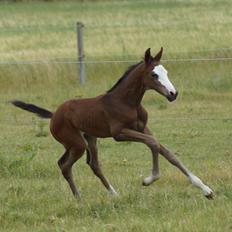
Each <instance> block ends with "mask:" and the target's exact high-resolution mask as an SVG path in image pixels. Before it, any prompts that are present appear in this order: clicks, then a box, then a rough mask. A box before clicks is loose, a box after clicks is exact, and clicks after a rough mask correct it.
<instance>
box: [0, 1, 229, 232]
mask: <svg viewBox="0 0 232 232" xmlns="http://www.w3.org/2000/svg"><path fill="white" fill-rule="evenodd" d="M231 8H232V2H231V1H230V0H220V1H217V0H216V1H214V0H206V1H199V0H190V1H184V0H178V1H171V0H163V1H161V0H147V1H140V0H135V1H132V0H131V1H130V0H122V1H118V0H117V1H116V0H112V1H103V0H99V1H87V0H86V1H46V2H42V1H41V2H40V1H28V2H27V1H26V2H17V1H16V2H13V1H9V2H8V1H0V15H1V17H0V131H1V133H0V141H1V143H0V189H1V190H0V231H4V232H5V231H81V232H82V231H83V232H84V231H96V232H98V231H99V232H100V231H101V232H104V231H105V232H108V231H123V232H127V231H128V232H132V231H133V232H140V231H144V232H150V231H161V232H163V231H172V232H175V231H178V232H179V231H192V232H195V231H199V232H200V231H202V232H203V231H204V232H205V231H210V232H212V231H215V232H218V231H231V230H232V207H231V204H232V182H231V180H232V170H231V167H232V159H231V156H232V142H231V138H232V106H231V101H232V76H231V70H232V60H229V59H226V58H231V57H232V47H231V46H232V45H231V38H232V30H231V26H232V17H231V16H232V15H231ZM77 21H82V22H83V23H84V24H85V29H84V46H85V55H86V60H87V61H99V62H100V61H103V60H104V61H109V60H111V61H112V60H113V61H119V60H120V61H127V60H129V61H130V60H135V61H139V60H140V59H141V58H142V57H143V54H144V51H145V50H146V49H147V48H148V47H151V48H152V52H153V54H155V53H156V52H157V51H158V50H159V49H160V47H161V46H163V47H164V56H163V59H164V60H166V61H165V62H163V65H164V66H165V67H166V69H167V70H168V71H169V78H170V80H171V81H172V82H173V83H174V85H175V86H176V87H177V88H178V90H179V97H178V98H177V100H176V101H175V102H173V103H169V102H167V100H166V99H164V98H163V97H162V96H159V95H158V94H157V93H155V92H152V91H150V92H147V93H146V95H145V97H144V99H143V105H144V106H145V108H146V109H147V110H148V112H149V122H148V125H149V127H150V129H151V130H152V131H153V133H154V135H155V136H156V138H158V139H159V141H160V142H162V143H164V144H166V145H167V147H169V148H170V149H171V150H172V151H175V153H176V154H177V155H178V157H179V158H180V159H181V160H182V162H183V163H184V164H185V165H186V166H187V167H188V168H189V169H190V170H192V171H193V173H195V174H196V175H198V176H199V177H200V178H201V179H202V180H203V181H204V182H205V183H206V184H208V185H209V186H210V187H211V188H212V189H213V190H214V191H215V199H214V200H213V201H209V200H207V199H206V198H204V196H203V194H202V193H201V191H200V190H199V189H197V188H195V187H193V186H192V185H191V184H190V183H189V181H188V180H187V179H186V178H185V177H184V176H183V175H182V174H181V173H180V171H179V170H177V169H176V168H175V167H173V166H171V165H170V164H169V163H168V162H167V161H166V160H164V159H163V158H162V157H160V171H161V178H160V180H158V181H157V182H155V183H154V184H152V185H151V186H149V187H144V186H142V180H143V178H144V177H145V176H147V175H148V174H149V173H150V169H151V154H150V151H149V150H148V148H147V147H145V145H143V144H136V143H130V142H123V143H117V142H115V141H113V140H112V139H104V140H99V153H100V160H101V163H102V167H103V171H104V173H105V176H106V177H107V178H108V179H109V180H110V182H111V183H112V185H113V186H114V188H115V189H116V190H117V191H118V193H119V197H112V196H110V195H109V194H108V193H107V192H106V190H105V189H104V187H103V186H102V184H101V183H100V181H99V180H98V179H97V178H96V177H95V176H94V175H93V173H92V171H91V170H90V168H89V167H88V166H87V165H86V163H85V156H84V157H83V158H82V159H81V160H79V161H78V162H77V164H76V165H75V166H74V168H73V170H74V177H75V181H76V183H77V185H78V187H79V189H80V191H81V194H82V199H81V200H76V199H74V198H73V196H72V194H71V191H70V189H69V187H68V186H67V183H66V182H65V180H64V179H63V177H62V175H61V174H60V171H59V169H58V166H57V160H58V158H59V157H60V156H61V154H62V153H63V147H62V146H61V145H59V144H58V143H57V142H56V141H55V140H54V139H53V138H52V137H51V135H50V133H49V128H48V125H49V122H48V121H47V120H42V119H39V118H37V117H36V116H34V115H32V114H30V113H27V112H25V111H22V110H19V109H16V108H14V107H13V106H11V105H10V104H9V103H8V101H9V100H12V99H21V100H23V101H26V102H30V103H34V104H36V105H39V106H41V107H44V108H47V109H50V110H55V109H56V107H57V106H58V105H59V104H60V103H62V102H64V101H65V100H67V99H70V98H74V97H76V98H85V97H92V96H96V95H99V94H101V93H103V92H105V91H106V90H108V89H109V88H110V87H111V86H112V85H113V84H114V83H115V82H116V81H117V79H118V78H119V77H120V76H121V75H122V74H123V73H124V71H125V70H126V68H127V67H128V66H129V65H131V64H133V62H128V63H127V62H122V63H120V62H112V63H88V64H86V75H87V81H86V84H85V85H83V86H80V84H79V82H78V81H77V71H76V70H77V64H76V63H73V62H66V61H74V60H75V59H76V57H77V54H76V53H77V52H76V31H75V23H76V22H77ZM193 58H204V59H205V60H203V61H200V60H195V61H189V59H193ZM215 58H216V59H215ZM217 58H225V59H221V60H220V59H217ZM178 59H182V61H180V60H179V61H177V60H178ZM183 59H184V60H183ZM185 59H187V60H185ZM210 59H213V60H210ZM175 60H176V61H175ZM15 61H30V62H26V63H25V64H20V63H15ZM31 61H35V63H33V62H31ZM52 61H61V62H60V63H57V62H56V63H54V62H52Z"/></svg>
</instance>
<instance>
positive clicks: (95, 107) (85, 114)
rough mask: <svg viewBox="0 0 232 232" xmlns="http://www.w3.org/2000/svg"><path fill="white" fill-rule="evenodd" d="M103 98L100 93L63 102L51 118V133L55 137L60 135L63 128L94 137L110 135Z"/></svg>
mask: <svg viewBox="0 0 232 232" xmlns="http://www.w3.org/2000/svg"><path fill="white" fill-rule="evenodd" d="M103 99H104V95H101V96H98V97H95V98H87V99H72V100H69V101H66V102H64V103H63V104H62V105H60V106H59V107H58V109H57V110H56V112H55V113H54V114H53V117H52V119H51V124H50V130H51V133H52V135H53V136H54V137H55V138H57V137H60V135H61V134H63V131H64V130H65V131H67V132H68V131H75V132H76V133H79V132H81V133H86V134H89V135H92V136H94V137H102V138H104V137H110V128H109V124H108V123H107V111H106V109H105V106H104V101H103ZM65 134H67V133H65ZM59 140H60V139H59Z"/></svg>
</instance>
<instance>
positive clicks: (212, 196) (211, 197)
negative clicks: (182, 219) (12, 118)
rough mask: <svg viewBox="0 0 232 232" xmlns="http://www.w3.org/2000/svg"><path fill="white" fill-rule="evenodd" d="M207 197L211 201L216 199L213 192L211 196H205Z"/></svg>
mask: <svg viewBox="0 0 232 232" xmlns="http://www.w3.org/2000/svg"><path fill="white" fill-rule="evenodd" d="M205 197H206V198H207V199H209V200H213V198H214V194H213V191H212V192H211V193H210V194H208V195H205Z"/></svg>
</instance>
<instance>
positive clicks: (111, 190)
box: [108, 185, 118, 196]
mask: <svg viewBox="0 0 232 232" xmlns="http://www.w3.org/2000/svg"><path fill="white" fill-rule="evenodd" d="M108 190H109V192H110V193H111V194H112V195H114V196H118V193H117V192H116V191H115V189H114V188H113V186H112V185H110V188H109V189H108Z"/></svg>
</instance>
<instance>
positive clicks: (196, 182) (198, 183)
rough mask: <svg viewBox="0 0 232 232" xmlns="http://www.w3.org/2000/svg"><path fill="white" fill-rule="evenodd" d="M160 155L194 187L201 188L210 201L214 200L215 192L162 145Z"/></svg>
mask: <svg viewBox="0 0 232 232" xmlns="http://www.w3.org/2000/svg"><path fill="white" fill-rule="evenodd" d="M160 154H161V155H163V156H164V157H165V158H166V159H167V160H168V161H169V162H170V163H171V164H173V165H175V166H176V167H177V168H179V169H180V170H181V171H182V172H183V173H184V174H185V175H186V176H187V177H188V178H189V180H190V181H191V182H192V184H193V185H195V186H196V187H198V188H200V189H201V190H202V191H203V193H204V195H205V196H206V197H207V198H208V199H212V198H213V190H212V189H210V188H209V187H208V186H207V185H205V184H204V183H203V182H202V181H201V180H200V179H199V178H198V177H197V176H195V175H194V174H193V173H191V172H190V171H189V170H188V169H187V168H186V167H185V166H184V165H183V164H182V163H181V162H180V161H179V160H178V159H177V157H176V156H175V154H174V153H172V152H171V151H169V150H168V149H167V148H166V147H165V146H163V145H161V144H160Z"/></svg>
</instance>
